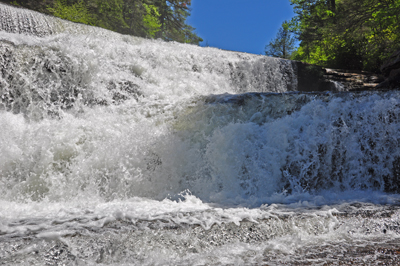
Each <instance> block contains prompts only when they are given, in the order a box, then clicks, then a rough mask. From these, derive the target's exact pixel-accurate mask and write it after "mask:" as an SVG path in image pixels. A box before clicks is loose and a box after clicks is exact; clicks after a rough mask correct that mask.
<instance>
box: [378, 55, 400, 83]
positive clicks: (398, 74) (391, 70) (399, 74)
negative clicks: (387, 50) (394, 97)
mask: <svg viewBox="0 0 400 266" xmlns="http://www.w3.org/2000/svg"><path fill="white" fill-rule="evenodd" d="M381 71H382V73H383V75H384V76H385V77H386V79H385V81H383V82H382V83H380V84H379V85H378V86H377V89H400V50H399V51H396V52H394V53H393V54H392V55H391V56H390V57H389V59H388V60H386V61H385V63H383V65H382V67H381Z"/></svg>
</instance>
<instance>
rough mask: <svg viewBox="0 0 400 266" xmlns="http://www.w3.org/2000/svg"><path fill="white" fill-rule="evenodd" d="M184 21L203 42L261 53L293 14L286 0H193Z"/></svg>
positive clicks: (230, 48) (213, 45)
mask: <svg viewBox="0 0 400 266" xmlns="http://www.w3.org/2000/svg"><path fill="white" fill-rule="evenodd" d="M191 9H192V11H191V16H190V17H189V18H188V19H187V23H188V24H189V25H191V26H192V27H194V28H196V31H195V32H196V33H197V35H199V36H200V37H201V38H203V40H204V41H203V42H202V43H201V45H202V46H204V45H205V44H206V43H208V45H209V46H212V47H217V48H221V49H226V50H233V51H240V52H247V53H252V54H264V50H265V45H267V44H268V43H269V42H270V41H271V39H273V38H275V36H276V34H277V32H278V29H279V28H280V26H281V25H282V22H283V21H284V20H290V19H291V18H292V17H293V16H294V13H293V7H292V6H291V5H290V1H289V0H192V5H191Z"/></svg>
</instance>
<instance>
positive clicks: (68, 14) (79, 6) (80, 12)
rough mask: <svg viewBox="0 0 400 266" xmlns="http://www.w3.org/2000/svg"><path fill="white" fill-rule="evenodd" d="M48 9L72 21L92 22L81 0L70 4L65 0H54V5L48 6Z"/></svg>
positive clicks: (57, 15) (55, 14)
mask: <svg viewBox="0 0 400 266" xmlns="http://www.w3.org/2000/svg"><path fill="white" fill-rule="evenodd" d="M48 11H50V12H51V13H52V14H53V15H54V16H56V17H60V18H62V19H67V20H70V21H73V22H79V23H84V24H92V20H93V19H92V17H91V15H90V14H89V12H88V10H87V8H86V5H85V2H84V1H83V0H80V1H79V2H77V3H74V4H72V5H68V3H67V0H56V1H55V2H54V7H49V8H48Z"/></svg>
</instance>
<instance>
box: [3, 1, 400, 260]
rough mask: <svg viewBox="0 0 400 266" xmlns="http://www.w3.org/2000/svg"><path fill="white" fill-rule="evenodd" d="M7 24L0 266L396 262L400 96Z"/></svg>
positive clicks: (288, 67) (232, 59) (117, 39)
mask: <svg viewBox="0 0 400 266" xmlns="http://www.w3.org/2000/svg"><path fill="white" fill-rule="evenodd" d="M0 14H2V21H1V22H2V23H1V27H0V29H1V31H0V40H1V41H0V51H1V57H0V65H1V70H2V72H1V75H0V78H1V79H0V96H1V99H2V100H1V104H0V128H1V131H0V261H1V262H3V264H5V265H27V264H29V265H96V264H102V265H138V264H140V265H228V264H234V265H251V264H254V265H259V264H268V265H282V264H284V263H286V264H289V265H302V264H306V263H309V264H315V265H317V264H321V263H332V264H334V263H340V262H341V263H350V262H353V263H358V264H363V263H364V264H371V263H378V262H385V263H387V264H389V265H390V264H391V265H396V263H397V262H398V259H397V256H398V255H397V254H398V252H399V250H400V245H399V241H398V239H399V229H398V228H399V227H398V218H399V217H398V216H399V210H398V207H397V206H398V202H399V196H398V195H397V192H398V190H399V186H398V175H399V171H400V170H399V169H400V168H399V167H400V160H399V158H400V155H399V152H400V149H399V138H398V136H397V135H398V132H399V127H400V124H399V115H398V114H399V113H400V110H399V108H400V101H399V92H398V91H391V92H361V93H348V92H340V93H334V92H324V93H299V92H295V91H296V90H297V76H296V73H297V69H296V67H295V66H296V65H295V64H294V63H293V62H291V61H288V60H281V59H275V58H269V57H264V56H258V55H251V54H244V53H236V52H227V51H221V50H218V49H215V48H201V47H197V46H193V45H187V44H178V43H173V42H171V43H166V42H162V41H160V40H146V39H141V38H136V37H131V36H123V35H119V34H116V33H112V32H108V31H106V30H103V29H98V28H93V27H86V26H84V25H77V24H73V23H69V22H65V21H62V20H59V19H56V18H51V17H47V16H43V15H41V14H39V13H35V12H31V11H26V10H23V9H16V8H13V7H8V6H4V5H0Z"/></svg>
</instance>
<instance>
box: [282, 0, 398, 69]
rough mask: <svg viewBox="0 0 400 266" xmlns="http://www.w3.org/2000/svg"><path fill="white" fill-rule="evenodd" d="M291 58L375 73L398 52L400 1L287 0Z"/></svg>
mask: <svg viewBox="0 0 400 266" xmlns="http://www.w3.org/2000/svg"><path fill="white" fill-rule="evenodd" d="M290 1H291V3H292V5H293V7H294V12H295V14H296V16H295V17H294V19H293V20H292V21H291V23H290V25H291V27H290V28H291V30H292V31H295V32H296V36H297V38H298V40H299V41H300V46H299V47H298V49H297V50H296V51H295V53H294V56H293V59H295V60H300V61H305V62H308V63H311V64H318V65H321V66H325V67H333V68H346V69H357V70H369V71H374V72H378V71H379V67H380V65H382V63H383V61H384V60H385V58H386V57H388V56H389V55H390V54H391V53H393V52H394V51H395V50H398V49H400V0H357V1H354V0H290Z"/></svg>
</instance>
